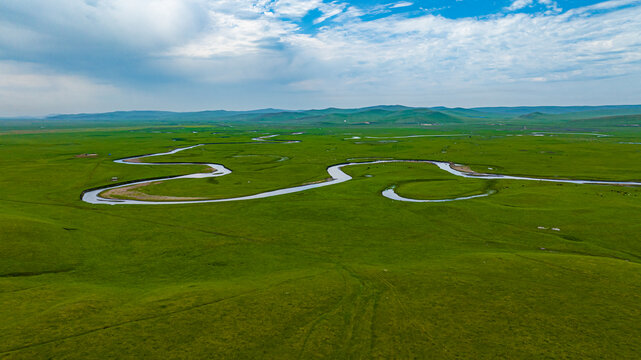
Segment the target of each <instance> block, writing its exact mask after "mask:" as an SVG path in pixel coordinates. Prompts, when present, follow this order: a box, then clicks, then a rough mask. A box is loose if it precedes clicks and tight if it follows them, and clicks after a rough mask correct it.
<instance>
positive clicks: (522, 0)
mask: <svg viewBox="0 0 641 360" xmlns="http://www.w3.org/2000/svg"><path fill="white" fill-rule="evenodd" d="M533 2H534V1H533V0H514V1H513V2H512V4H511V5H510V6H508V7H507V8H506V9H507V10H508V11H515V10H520V9H523V8H524V7H526V6H530V5H532V3H533Z"/></svg>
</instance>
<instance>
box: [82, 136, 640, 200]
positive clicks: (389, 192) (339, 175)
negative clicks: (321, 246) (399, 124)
mask: <svg viewBox="0 0 641 360" xmlns="http://www.w3.org/2000/svg"><path fill="white" fill-rule="evenodd" d="M270 137H272V136H270ZM261 138H262V139H263V140H261V141H265V140H264V139H266V138H268V137H261ZM203 145H205V144H198V145H193V146H188V147H183V148H178V149H175V150H172V151H168V152H162V153H157V154H150V155H141V156H133V157H128V158H124V159H119V160H115V162H116V163H119V164H128V165H159V166H160V165H206V166H209V167H210V168H211V172H206V173H195V174H188V175H181V176H170V177H165V178H159V179H154V180H149V179H147V180H141V181H137V182H131V183H127V184H119V185H114V186H108V187H104V188H99V189H93V190H88V191H85V192H84V193H83V194H82V200H83V201H84V202H87V203H90V204H107V205H177V204H202V203H216V202H229V201H244V200H253V199H263V198H268V197H272V196H279V195H286V194H292V193H297V192H301V191H306V190H310V189H315V188H320V187H324V186H331V185H337V184H340V183H344V182H346V181H349V180H351V179H352V177H351V176H349V175H348V174H346V173H345V172H344V171H343V170H342V169H343V168H345V167H349V166H357V165H371V164H384V163H399V162H413V163H425V164H433V165H436V166H437V167H438V168H439V169H441V170H443V171H447V172H448V173H450V174H452V175H456V176H460V177H464V178H472V179H485V180H492V179H497V180H524V181H546V182H555V183H570V184H597V185H629V186H641V182H634V181H599V180H566V179H545V178H534V177H522V176H511V175H499V174H482V173H473V172H464V171H461V170H458V169H456V167H459V166H460V165H456V164H453V163H450V162H445V161H433V160H375V161H365V162H349V163H344V164H337V165H332V166H330V167H328V168H327V173H328V174H329V175H330V177H331V179H329V180H326V181H323V182H318V183H314V184H308V185H301V186H294V187H289V188H283V189H279V190H273V191H267V192H262V193H258V194H254V195H247V196H240V197H232V198H226V199H206V200H185V201H148V200H129V199H126V200H125V199H111V198H105V197H102V196H101V195H100V194H101V193H103V192H105V191H108V190H113V189H118V188H123V187H128V186H132V185H137V184H143V183H149V182H150V181H153V182H159V181H168V180H178V179H198V178H210V177H218V176H225V175H228V174H231V172H232V171H231V170H229V169H227V168H226V167H225V166H224V165H221V164H208V163H207V164H203V163H184V162H180V163H153V162H142V161H141V160H142V159H145V158H150V157H155V156H162V155H172V154H175V153H178V152H180V151H185V150H189V149H193V148H196V147H199V146H203ZM491 194H493V192H488V193H485V194H479V195H473V196H466V197H459V198H453V199H438V200H420V199H409V198H405V197H402V196H400V195H398V194H396V192H395V191H394V188H393V187H390V188H388V189H386V190H385V191H383V193H382V195H383V196H385V197H386V198H389V199H392V200H397V201H406V202H448V201H459V200H468V199H474V198H480V197H485V196H489V195H491Z"/></svg>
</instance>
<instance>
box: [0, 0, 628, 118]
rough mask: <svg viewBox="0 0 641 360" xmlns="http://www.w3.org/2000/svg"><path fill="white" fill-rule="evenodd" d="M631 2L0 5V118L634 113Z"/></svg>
mask: <svg viewBox="0 0 641 360" xmlns="http://www.w3.org/2000/svg"><path fill="white" fill-rule="evenodd" d="M639 34H641V0H609V1H595V0H585V1H579V0H565V1H564V0H556V1H555V0H496V1H481V0H433V1H426V0H424V1H410V0H407V1H403V0H401V1H382V0H374V1H362V0H359V1H356V0H352V1H341V0H334V1H324V0H298V1H296V0H29V1H25V0H3V1H0V116H13V115H44V114H52V113H76V112H101V111H111V110H133V109H158V110H176V111H187V110H203V109H255V108H263V107H276V108H286V109H305V108H323V107H330V106H339V107H360V106H369V105H376V104H404V105H410V106H437V105H445V106H464V107H471V106H499V105H579V104H585V105H598V104H631V103H641V36H640V35H639Z"/></svg>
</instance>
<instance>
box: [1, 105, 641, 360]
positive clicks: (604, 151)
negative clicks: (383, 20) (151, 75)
mask: <svg viewBox="0 0 641 360" xmlns="http://www.w3.org/2000/svg"><path fill="white" fill-rule="evenodd" d="M398 111H399V110H395V113H394V114H388V115H385V116H383V115H380V118H383V119H393V120H394V121H396V119H401V120H399V121H400V122H399V123H381V124H372V126H363V125H361V124H350V123H349V122H346V123H345V124H343V125H342V124H341V123H342V122H343V119H344V118H348V119H350V117H349V116H352V115H350V114H349V113H348V114H341V113H336V114H331V117H329V118H323V120H322V121H321V122H320V123H318V124H317V123H311V122H304V123H302V124H299V123H288V122H286V121H283V122H282V123H272V122H267V123H264V124H263V123H256V124H254V125H252V124H250V123H247V122H245V121H244V120H243V121H239V123H238V124H235V125H233V127H230V126H229V122H230V121H231V120H229V119H226V120H225V121H224V122H209V123H208V122H206V121H202V122H180V121H175V120H164V119H163V120H162V121H159V122H157V123H153V121H150V122H149V123H147V122H145V121H146V120H145V121H142V120H131V121H129V122H124V121H123V122H115V123H112V124H110V125H104V124H102V123H94V122H90V121H87V120H86V119H81V120H73V122H69V123H65V125H64V126H59V127H55V126H53V127H52V129H49V128H45V129H41V128H40V127H41V126H42V124H41V123H38V122H34V123H28V124H26V123H25V124H23V125H20V123H19V122H17V121H13V122H8V124H10V126H9V125H7V126H6V128H4V129H3V128H2V122H0V168H1V169H2V171H1V172H0V319H2V321H0V358H7V359H33V358H36V359H48V358H78V359H90V358H96V359H105V358H136V359H140V358H207V359H211V358H214V359H216V358H236V359H257V358H269V359H289V358H298V359H314V358H332V359H358V358H362V359H392V358H397V359H414V358H416V359H425V358H432V359H441V358H442V359H460V358H469V359H496V358H525V359H542V358H550V359H564V358H566V359H634V358H638V357H639V352H640V351H641V345H640V344H641V321H639V320H640V319H641V307H639V304H640V303H641V291H640V290H641V235H640V234H641V222H639V219H641V188H635V187H623V186H601V185H574V184H556V183H539V182H529V181H511V180H478V179H463V178H459V177H455V176H452V175H450V174H448V173H446V172H443V171H441V170H439V169H438V168H436V167H435V166H433V165H429V164H420V163H393V164H377V165H362V166H353V167H349V168H345V169H344V171H346V172H347V173H349V174H350V175H351V176H352V177H353V180H352V181H349V182H346V183H342V184H338V185H334V186H328V187H324V188H318V189H312V190H309V191H305V192H301V193H296V194H290V195H284V196H278V197H272V198H267V199H262V200H251V201H241V202H233V203H215V204H199V205H166V206H165V205H161V206H138V205H131V206H129V205H124V206H118V205H115V206H108V205H102V206H101V205H90V204H87V203H84V202H82V201H81V200H80V196H81V193H82V191H83V190H85V189H89V188H95V187H99V186H107V185H110V184H112V182H111V178H112V177H118V181H120V182H126V181H133V180H137V179H146V178H155V177H162V176H170V175H180V174H188V173H193V172H198V171H202V170H203V167H202V166H198V165H184V166H183V165H179V166H133V165H125V164H116V163H114V162H113V160H115V159H119V158H123V157H129V156H133V155H142V154H150V153H157V152H161V151H166V150H171V149H173V148H177V147H184V146H189V145H194V144H199V143H208V144H209V145H206V146H202V147H198V148H194V149H191V150H187V151H184V152H180V153H177V154H175V155H170V156H162V157H157V158H154V159H153V161H155V162H156V161H157V162H212V163H220V164H223V165H225V166H226V167H228V168H229V169H231V170H232V171H233V173H232V174H230V175H227V176H223V177H218V178H211V179H190V180H176V181H168V182H162V183H159V184H156V185H152V186H148V187H145V188H143V189H144V190H143V191H145V192H147V193H149V194H159V195H170V196H206V197H211V198H223V197H231V196H242V195H250V194H254V193H258V192H261V191H269V190H274V189H279V188H284V187H290V186H296V185H300V184H304V183H308V182H314V181H319V180H323V179H325V178H327V177H328V175H327V172H326V168H327V167H328V166H330V165H333V164H338V163H343V162H348V161H358V160H350V159H376V158H396V159H425V160H442V161H452V162H456V163H461V164H466V165H469V166H470V167H471V168H472V169H473V170H476V171H479V172H488V173H500V174H511V175H529V176H537V177H550V178H563V179H595V180H621V181H631V180H637V181H639V180H641V167H639V166H638V164H640V163H641V145H639V144H636V143H641V129H639V128H637V127H633V126H628V125H630V124H632V125H634V124H636V122H637V121H639V122H641V120H639V119H638V116H637V119H636V120H635V119H634V118H631V117H634V116H635V115H625V114H624V115H621V116H618V115H617V116H614V117H606V118H603V117H599V118H595V117H592V118H590V117H587V116H583V115H581V116H583V118H582V117H581V116H579V115H576V114H575V115H572V116H570V115H568V116H567V118H563V116H562V115H559V114H556V115H553V116H552V115H550V116H549V117H548V118H546V117H542V116H538V118H537V119H535V120H532V119H531V118H532V117H531V118H523V117H521V116H522V114H517V115H518V116H514V117H509V116H507V115H500V116H499V115H495V116H494V117H491V118H483V119H482V120H478V119H476V118H474V119H476V120H474V119H473V118H471V117H470V118H465V117H462V116H463V115H461V113H462V111H463V110H456V111H455V110H450V111H449V112H447V111H443V112H442V113H443V114H445V115H447V116H449V117H453V118H454V117H455V119H456V121H449V120H451V119H449V118H448V121H447V122H443V123H442V124H441V125H440V126H431V127H425V126H422V125H420V124H418V125H417V124H414V125H412V124H410V125H408V124H409V122H407V121H405V120H403V119H406V118H407V117H406V114H405V113H396V112H398ZM402 111H407V110H402ZM457 111H458V112H457ZM439 114H440V113H439ZM317 115H318V114H316V115H315V116H317ZM445 115H444V116H445ZM468 115H469V114H468ZM288 116H292V115H288ZM318 116H320V115H318ZM368 116H370V117H375V116H379V115H372V114H360V115H359V117H357V118H356V119H357V120H358V122H360V121H362V120H363V119H367V118H368ZM404 116H405V117H404ZM420 116H421V121H425V120H424V117H431V118H434V119H443V118H444V117H443V116H441V115H438V116H436V115H434V114H432V113H422V114H421V115H420ZM613 118H614V119H615V120H613ZM328 119H329V120H328ZM316 120H317V119H316ZM316 120H314V121H316ZM330 120H331V121H335V123H331V121H330ZM70 121H71V120H70ZM309 121H312V120H309ZM323 121H326V122H327V123H325V125H319V124H322V123H323ZM390 121H391V120H390ZM497 121H502V122H504V124H503V125H496V122H497ZM257 124H258V125H257ZM47 126H48V125H47ZM524 126H527V129H523V127H524ZM537 131H538V132H544V131H547V132H555V133H556V132H558V133H560V134H546V135H545V136H534V134H533V133H534V132H537ZM300 132H302V133H303V134H297V135H292V134H293V133H300ZM574 133H576V134H574ZM579 133H600V134H606V135H609V136H607V137H598V136H594V135H589V134H588V135H585V134H579ZM268 134H281V135H280V136H279V137H275V138H272V139H271V140H300V141H301V142H300V143H282V142H281V143H277V142H269V141H266V142H256V141H252V140H251V139H252V138H254V137H256V136H262V135H268ZM434 134H441V135H442V134H450V135H456V134H461V135H460V136H451V137H411V138H402V136H409V135H434ZM353 137H359V138H360V139H353ZM385 137H394V139H392V140H393V141H395V142H381V141H382V140H383V139H380V138H385ZM385 140H390V139H385ZM85 153H96V154H98V155H97V156H96V157H76V155H78V154H85ZM391 185H396V186H397V188H396V190H397V192H398V193H399V194H400V195H402V196H406V197H412V198H417V199H442V198H450V197H457V196H467V195H474V194H480V193H483V192H485V191H487V190H488V189H491V190H496V193H495V194H494V195H492V196H489V197H486V198H479V199H473V200H467V201H458V202H450V203H405V202H398V201H392V200H389V199H386V198H384V197H382V196H381V191H383V190H384V189H386V188H388V187H389V186H391ZM553 228H554V229H558V231H557V230H553Z"/></svg>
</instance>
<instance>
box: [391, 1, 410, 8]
mask: <svg viewBox="0 0 641 360" xmlns="http://www.w3.org/2000/svg"><path fill="white" fill-rule="evenodd" d="M412 5H414V3H413V2H409V1H399V2H397V3H395V4H392V5H390V8H392V9H396V8H402V7H408V6H412Z"/></svg>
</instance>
